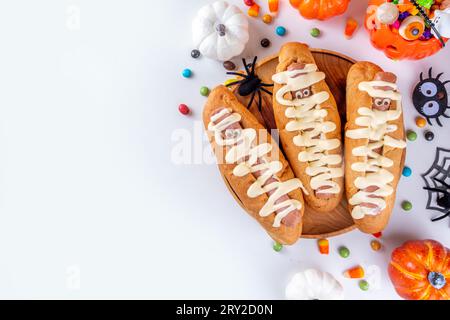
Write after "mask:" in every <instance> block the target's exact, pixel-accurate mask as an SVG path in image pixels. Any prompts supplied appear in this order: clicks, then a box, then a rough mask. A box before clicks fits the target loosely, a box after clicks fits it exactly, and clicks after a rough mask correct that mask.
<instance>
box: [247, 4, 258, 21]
mask: <svg viewBox="0 0 450 320" xmlns="http://www.w3.org/2000/svg"><path fill="white" fill-rule="evenodd" d="M247 13H248V15H249V16H250V17H253V18H256V17H257V16H259V6H258V5H257V4H256V3H255V4H254V5H252V6H251V7H250V8H249V9H248V12H247Z"/></svg>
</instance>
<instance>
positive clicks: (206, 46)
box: [192, 1, 249, 61]
mask: <svg viewBox="0 0 450 320" xmlns="http://www.w3.org/2000/svg"><path fill="white" fill-rule="evenodd" d="M192 32H193V38H194V45H195V47H196V48H197V49H198V50H199V51H200V52H201V53H202V54H203V55H204V56H206V57H208V58H211V59H214V60H219V61H227V60H230V59H231V58H233V57H236V56H238V55H240V54H241V53H242V52H243V51H244V49H245V46H246V45H247V42H248V40H249V33H248V20H247V17H246V16H245V15H244V14H243V13H242V12H241V10H240V9H239V8H238V7H236V6H234V5H229V4H228V3H227V2H225V1H217V2H214V3H213V4H209V5H206V6H204V7H203V8H201V9H200V11H199V12H198V14H197V17H196V18H195V19H194V22H193V23H192Z"/></svg>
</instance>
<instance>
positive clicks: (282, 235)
mask: <svg viewBox="0 0 450 320" xmlns="http://www.w3.org/2000/svg"><path fill="white" fill-rule="evenodd" d="M239 118H240V119H239ZM233 119H235V120H233ZM203 122H204V125H205V128H206V131H207V133H208V136H209V140H210V142H211V146H212V148H213V151H214V153H215V154H216V157H217V162H218V166H219V170H220V171H221V173H222V175H223V176H224V178H225V179H226V181H227V182H228V183H229V185H230V187H231V188H232V191H233V192H234V193H235V194H236V195H237V197H238V198H239V200H240V201H241V203H242V205H243V207H244V208H245V209H246V211H247V212H248V213H249V214H250V215H251V216H252V217H253V218H254V219H255V220H256V221H258V222H259V224H261V225H262V226H263V228H264V229H265V230H266V231H267V232H268V233H269V235H270V236H271V237H272V238H273V239H274V240H275V241H277V242H279V243H281V244H288V245H289V244H293V243H295V242H296V241H297V240H298V238H299V237H300V235H301V232H302V217H303V212H304V200H303V195H302V191H301V190H300V187H299V186H300V185H301V182H300V181H299V180H298V179H295V176H294V174H293V172H292V170H291V167H290V165H289V163H288V162H287V161H286V159H285V158H284V156H283V154H282V153H281V152H280V150H279V148H278V146H277V144H276V143H275V141H274V140H273V139H272V137H271V136H270V135H269V133H268V132H267V130H266V129H265V128H264V127H263V126H262V125H261V124H260V123H259V122H258V120H257V119H256V118H255V117H254V116H253V115H252V113H251V112H250V111H249V110H247V109H246V108H245V107H244V106H243V105H242V104H241V103H240V102H239V101H238V100H237V99H236V97H235V96H234V94H233V93H232V92H231V91H230V90H228V89H227V88H226V87H224V86H219V87H217V88H215V89H214V90H213V91H212V92H211V93H210V95H209V98H208V101H207V103H206V105H205V107H204V110H203ZM252 129H253V130H252ZM232 130H235V131H232ZM253 131H254V132H256V138H255V139H252V138H251V137H252V134H253V133H252V132H253ZM230 137H231V138H230ZM247 137H249V138H248V139H249V140H245V141H250V142H251V145H252V146H251V147H248V148H247V149H245V148H244V149H245V150H244V151H243V153H242V154H241V155H244V157H242V158H241V159H238V157H236V158H233V157H231V154H233V152H234V151H232V152H230V150H231V149H233V148H234V149H235V151H236V150H237V148H236V146H238V145H239V146H241V147H242V146H244V145H245V143H244V142H243V141H244V140H242V141H240V142H239V143H238V142H237V141H238V140H239V139H244V138H245V139H247ZM221 139H231V140H228V142H227V143H229V144H225V142H224V141H225V140H223V141H222V140H221ZM233 139H234V140H233ZM230 141H231V142H230ZM233 141H235V142H233ZM267 144H269V145H270V148H269V147H268V146H267ZM254 147H259V148H263V149H264V148H266V147H267V149H266V151H267V152H265V151H261V150H262V149H261V150H260V151H259V152H258V156H257V163H254V164H253V165H252V164H251V163H249V162H248V161H250V160H248V159H249V157H248V156H246V154H247V153H248V154H250V153H251V151H250V150H252V149H253V148H254ZM269 149H270V150H269ZM236 153H238V152H237V151H236ZM227 155H228V157H227ZM230 157H231V159H230ZM243 161H244V162H246V163H245V165H243V166H241V165H238V164H240V163H242V162H243ZM261 163H262V164H263V165H266V166H272V165H273V168H274V167H276V166H277V165H278V166H279V170H278V171H277V172H274V173H273V174H270V177H269V178H267V177H266V178H264V177H262V176H263V175H264V172H268V169H261V167H258V168H259V169H258V170H259V171H255V170H254V169H255V168H256V166H258V165H260V164H261ZM239 166H241V167H240V168H237V167H239ZM252 168H253V171H251V172H246V170H247V169H249V170H250V169H252ZM271 168H272V167H271ZM241 169H242V170H243V171H242V170H241ZM271 170H272V169H271ZM274 171H276V169H274ZM264 180H266V181H265V182H264ZM258 181H259V183H261V184H260V186H261V187H263V188H264V190H263V191H262V192H261V193H260V194H259V195H257V196H255V194H253V195H252V194H251V190H250V191H249V189H251V187H252V186H253V188H254V187H255V186H257V185H258ZM263 182H264V183H263ZM271 183H275V184H273V185H271ZM288 184H289V186H290V187H289V188H288ZM275 185H277V186H278V187H276V188H273V186H275ZM268 186H270V187H268ZM254 189H255V188H254ZM254 189H253V190H254ZM256 189H257V188H256ZM269 189H270V190H269ZM291 189H292V190H291ZM283 190H284V191H285V193H284V195H283ZM289 190H290V191H289ZM265 191H267V192H265ZM288 191H289V192H288ZM272 194H273V196H272ZM274 201H275V202H274ZM285 201H286V202H285ZM270 203H273V204H274V205H276V204H286V205H282V208H277V210H275V211H272V212H270V211H271V210H270V208H269V210H268V211H269V212H266V213H265V214H263V213H262V211H263V210H262V209H263V208H267V207H268V206H269V207H270ZM287 205H289V206H291V205H292V206H295V208H294V207H292V209H291V210H290V211H288V214H287V215H285V214H283V212H282V211H283V209H285V208H287ZM285 213H286V212H285ZM261 214H263V215H266V216H262V215H261ZM280 217H283V218H282V220H281V223H280V224H279V226H274V225H275V224H276V218H278V219H281V218H280Z"/></svg>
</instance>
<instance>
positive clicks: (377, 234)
mask: <svg viewBox="0 0 450 320" xmlns="http://www.w3.org/2000/svg"><path fill="white" fill-rule="evenodd" d="M372 235H373V236H374V237H375V238H381V236H382V235H383V233H381V232H377V233H373V234H372Z"/></svg>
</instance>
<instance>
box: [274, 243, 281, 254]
mask: <svg viewBox="0 0 450 320" xmlns="http://www.w3.org/2000/svg"><path fill="white" fill-rule="evenodd" d="M282 249H283V245H282V244H281V243H278V242H275V243H274V244H273V250H275V251H276V252H280V251H281V250H282Z"/></svg>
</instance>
